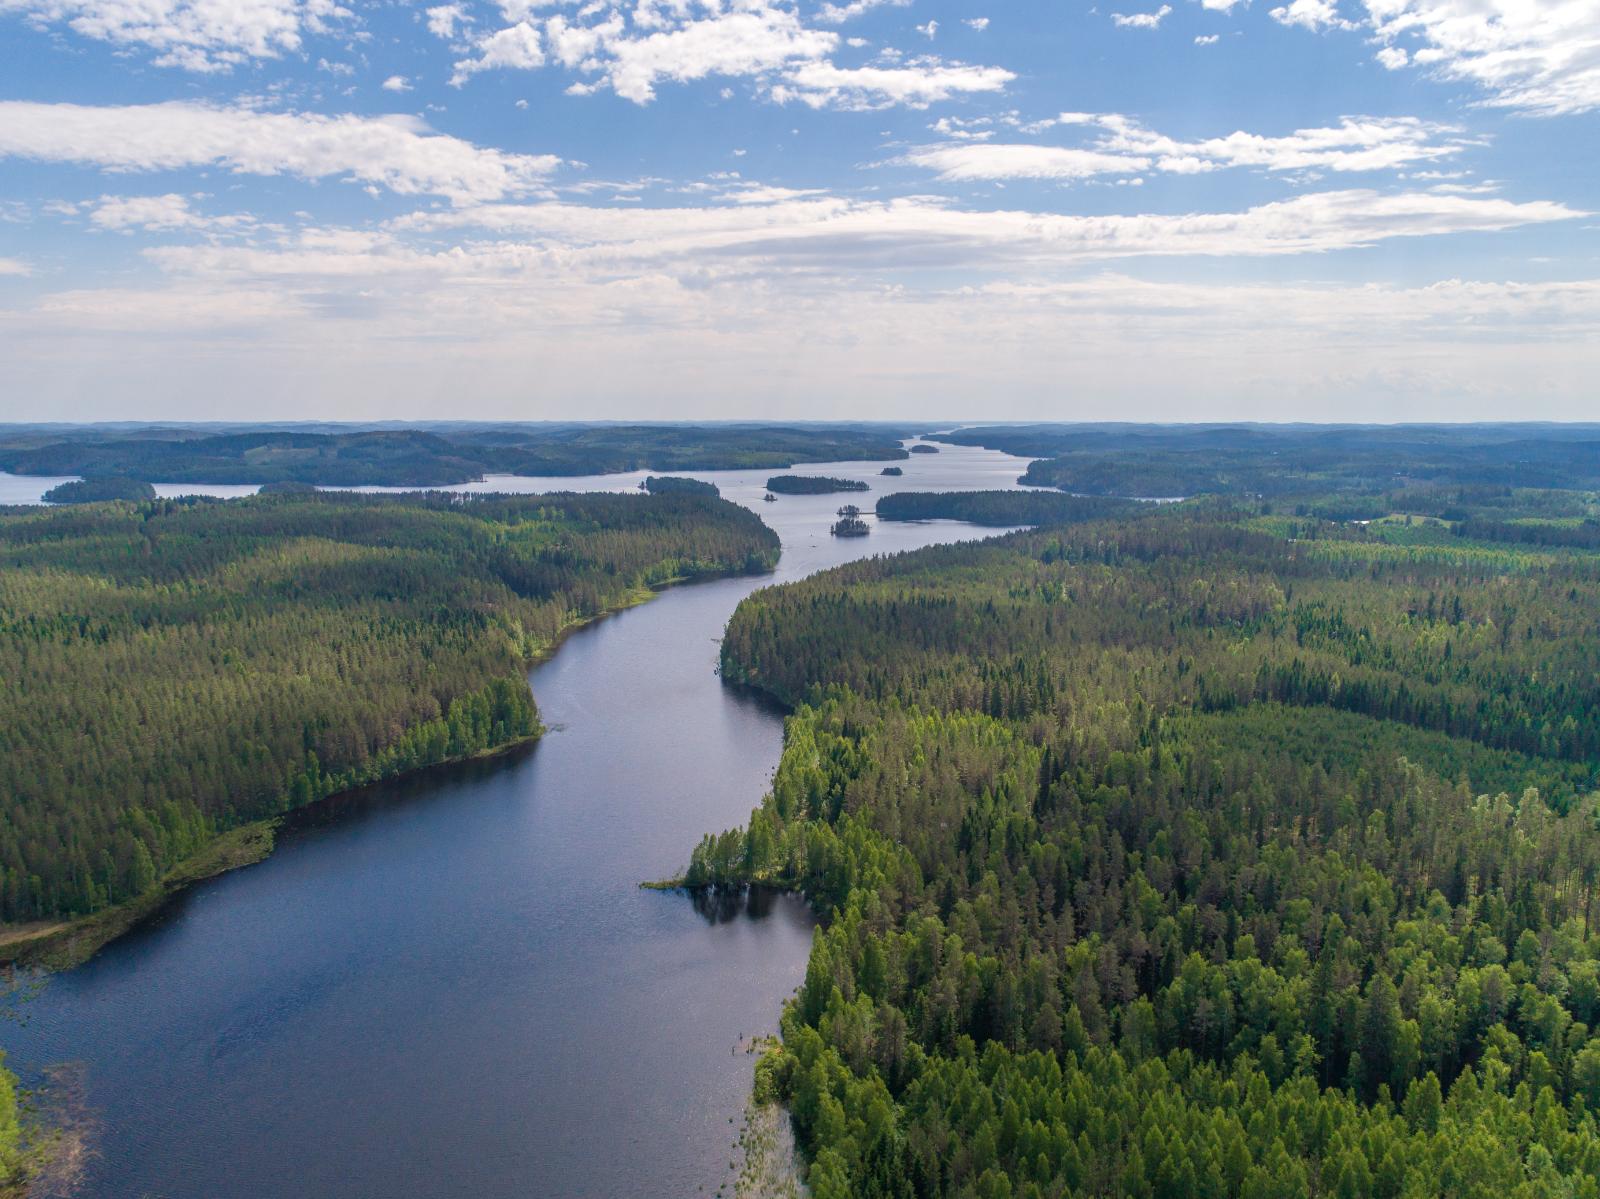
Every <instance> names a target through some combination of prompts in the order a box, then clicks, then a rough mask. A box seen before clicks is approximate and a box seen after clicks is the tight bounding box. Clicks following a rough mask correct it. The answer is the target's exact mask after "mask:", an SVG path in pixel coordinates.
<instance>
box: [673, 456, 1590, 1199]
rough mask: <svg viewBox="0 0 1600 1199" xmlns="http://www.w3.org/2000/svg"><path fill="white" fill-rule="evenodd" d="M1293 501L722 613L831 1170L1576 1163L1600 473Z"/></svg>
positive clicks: (782, 1086) (949, 1175)
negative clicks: (807, 941) (775, 753)
mask: <svg viewBox="0 0 1600 1199" xmlns="http://www.w3.org/2000/svg"><path fill="white" fill-rule="evenodd" d="M1302 491H1303V492H1304V494H1303V495H1302V497H1301V499H1300V500H1299V501H1297V502H1295V503H1292V504H1289V505H1287V506H1285V505H1280V504H1275V503H1273V502H1270V501H1265V500H1260V499H1254V500H1249V501H1239V500H1211V501H1201V502H1190V503H1185V504H1177V505H1160V506H1156V505H1147V506H1145V507H1143V508H1142V509H1141V510H1139V511H1138V512H1137V513H1136V514H1134V515H1131V516H1127V517H1118V516H1117V515H1115V514H1104V515H1099V516H1094V517H1091V518H1090V519H1088V520H1084V521H1079V522H1076V523H1070V524H1056V525H1051V526H1048V527H1043V528H1039V529H1037V530H1033V531H1027V532H1018V533H1011V534H1008V535H1005V536H1002V537H999V538H996V539H992V540H990V541H987V542H981V543H970V544H963V545H959V546H947V547H939V548H932V549H924V550H920V551H916V552H912V553H907V554H901V555H896V556H891V557H880V558H875V559H868V560H864V561H859V562H856V563H852V564H850V565H847V566H843V567H840V568H838V569H835V570H832V571H829V572H826V573H824V574H820V575H816V576H813V577H811V578H808V579H805V580H802V581H799V582H795V583H790V584H787V585H784V586H781V587H774V588H767V589H764V590H761V591H757V592H755V593H754V594H752V595H751V596H750V597H749V598H747V599H746V600H745V601H744V602H743V603H742V604H741V605H740V607H739V609H738V611H737V612H736V613H735V615H734V617H733V619H732V621H731V623H730V625H729V627H728V630H727V636H726V638H725V641H724V644H723V650H722V665H723V672H724V675H725V677H727V678H729V679H730V680H735V681H738V682H741V683H744V684H748V685H752V686H755V687H758V688H761V689H763V690H765V691H767V692H768V693H769V694H771V695H773V696H774V697H776V698H778V699H779V700H781V701H783V702H784V703H785V704H786V705H788V706H789V707H790V709H791V713H792V714H791V715H790V717H789V718H788V722H787V728H786V735H785V747H784V752H783V757H782V761H781V764H780V766H779V769H778V772H777V774H776V776H775V778H774V781H773V785H772V790H771V792H770V794H768V795H767V796H766V798H765V799H764V800H763V801H762V803H761V805H760V807H758V808H757V809H756V810H755V811H754V812H753V813H752V814H751V817H750V820H749V822H748V824H747V825H746V826H745V827H743V828H737V829H731V830H728V831H726V832H723V833H720V834H713V835H710V836H707V837H706V838H705V840H704V841H703V842H702V843H701V845H700V846H698V847H697V848H696V849H695V851H694V853H693V855H692V857H691V861H690V865H689V869H688V873H687V875H686V879H685V881H686V882H687V883H688V885H690V886H691V887H694V888H731V889H738V888H742V887H745V886H748V885H759V886H775V887H783V888H792V889H800V890H803V891H804V892H805V894H806V895H807V896H808V897H809V898H810V899H811V901H812V903H813V904H814V905H815V906H816V908H817V909H818V910H819V912H820V913H821V914H822V916H823V918H824V923H823V925H822V927H821V928H820V929H819V931H818V932H817V935H816V937H815V940H814V942H813V946H812V951H811V955H810V961H809V964H808V966H807V970H806V976H805V982H804V985H803V986H802V987H801V988H800V990H799V992H798V993H797V994H796V996H795V997H794V999H793V1000H792V1001H790V1002H789V1003H788V1004H787V1006H786V1008H785V1011H784V1013H783V1017H782V1038H781V1043H780V1044H779V1045H778V1047H777V1048H775V1049H774V1050H772V1051H771V1052H769V1053H767V1054H766V1055H765V1056H764V1057H763V1058H762V1059H761V1060H760V1064H759V1065H758V1067H757V1087H758V1091H759V1093H760V1095H761V1096H762V1097H764V1098H768V1099H775V1100H780V1101H782V1102H783V1103H784V1104H785V1105H786V1106H787V1108H788V1110H789V1112H790V1113H791V1115H792V1119H793V1124H794V1128H795V1131H796V1136H797V1139H798V1141H799V1144H800V1148H801V1150H802V1153H803V1156H804V1159H805V1162H806V1180H807V1183H808V1186H809V1190H810V1193H811V1194H812V1195H813V1196H814V1197H815V1199H843V1197H845V1196H866V1197H874V1199H876V1197H894V1199H910V1197H913V1196H915V1197H922V1196H961V1197H963V1199H966V1197H976V1199H1060V1197H1065V1196H1106V1197H1110V1196H1136V1197H1152V1199H1154V1197H1160V1199H1169V1197H1170V1199H1179V1197H1187V1196H1218V1197H1221V1196H1248V1197H1250V1199H1269V1197H1277V1196H1282V1197H1283V1199H1291V1197H1295V1199H1298V1197H1301V1196H1308V1195H1312V1196H1339V1197H1342V1199H1362V1197H1367V1196H1377V1197H1381V1199H1395V1197H1405V1199H1420V1197H1422V1196H1472V1197H1481V1199H1490V1197H1496V1199H1501V1197H1517V1199H1522V1197H1528V1199H1532V1197H1535V1196H1565V1197H1585V1199H1593V1197H1594V1196H1597V1195H1600V925H1597V920H1600V910H1597V903H1596V901H1597V898H1600V897H1597V895H1596V890H1597V887H1600V797H1597V794H1596V790H1595V788H1596V784H1597V778H1596V772H1597V764H1600V557H1597V556H1596V555H1594V554H1593V553H1590V552H1588V551H1589V546H1590V544H1591V543H1590V542H1589V541H1588V540H1587V538H1588V532H1587V529H1588V525H1587V524H1586V523H1585V520H1586V519H1587V518H1586V517H1585V516H1583V515H1581V514H1582V513H1583V512H1587V513H1588V515H1589V516H1593V515H1594V506H1595V503H1596V497H1595V496H1593V495H1586V494H1579V493H1550V492H1503V493H1502V492H1500V491H1498V490H1496V491H1494V492H1493V493H1491V494H1483V493H1479V492H1475V491H1473V490H1471V489H1470V488H1469V489H1459V490H1457V491H1455V492H1454V493H1452V494H1445V493H1443V492H1442V491H1437V490H1435V491H1426V490H1425V491H1423V492H1419V493H1418V494H1419V495H1421V496H1423V497H1424V498H1425V499H1426V500H1427V503H1426V504H1424V505H1423V506H1430V505H1431V507H1432V508H1434V509H1435V510H1436V511H1446V510H1448V511H1449V512H1450V514H1451V515H1449V516H1440V515H1430V514H1427V513H1424V512H1418V511H1406V510H1403V509H1402V510H1393V509H1391V510H1389V511H1387V512H1385V513H1384V514H1383V515H1382V516H1380V517H1375V518H1374V517H1366V516H1362V517H1353V518H1352V517H1348V516H1347V517H1344V518H1330V517H1327V516H1324V515H1317V514H1316V512H1317V511H1318V510H1324V511H1326V510H1333V509H1338V508H1340V507H1348V506H1351V499H1350V497H1348V496H1343V495H1338V494H1335V495H1332V496H1327V497H1324V498H1321V499H1318V498H1316V497H1315V496H1313V495H1311V494H1310V493H1309V491H1306V490H1305V481H1304V480H1302ZM1390 498H1392V497H1389V496H1386V495H1383V494H1379V493H1366V494H1364V495H1362V496H1361V497H1360V498H1359V503H1358V504H1356V505H1354V506H1356V507H1358V508H1360V509H1363V510H1368V511H1370V510H1374V509H1381V508H1382V507H1383V506H1384V504H1385V503H1386V502H1387V501H1388V500H1389V499H1390ZM918 502H919V503H920V502H921V501H918ZM1357 521H1361V522H1366V523H1357ZM1528 528H1534V529H1539V530H1541V534H1540V535H1539V536H1531V535H1518V534H1516V533H1514V532H1513V533H1511V534H1509V535H1506V536H1501V535H1500V534H1502V533H1504V532H1505V531H1506V530H1507V529H1510V530H1520V529H1528ZM1545 530H1569V532H1568V533H1567V534H1566V535H1564V536H1557V535H1555V534H1554V533H1546V532H1544V531H1545Z"/></svg>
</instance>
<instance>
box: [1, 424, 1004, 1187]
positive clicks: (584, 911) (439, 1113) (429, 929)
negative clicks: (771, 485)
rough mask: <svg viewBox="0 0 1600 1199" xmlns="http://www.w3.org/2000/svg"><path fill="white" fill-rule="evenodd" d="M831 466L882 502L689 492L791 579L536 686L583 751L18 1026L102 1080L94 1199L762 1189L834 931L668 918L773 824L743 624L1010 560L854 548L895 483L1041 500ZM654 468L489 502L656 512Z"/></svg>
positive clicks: (613, 647) (93, 979)
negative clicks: (752, 528) (875, 569)
mask: <svg viewBox="0 0 1600 1199" xmlns="http://www.w3.org/2000/svg"><path fill="white" fill-rule="evenodd" d="M883 465H884V464H883V463H872V464H867V463H834V464H825V465H808V466H804V467H800V468H797V471H796V473H802V474H836V475H845V476H850V477H856V478H862V479H867V480H869V481H870V482H871V483H872V486H873V490H872V492H871V493H869V494H867V495H865V496H812V497H798V496H784V497H780V498H779V499H778V500H777V501H776V502H774V503H763V502H762V500H761V495H762V492H763V490H764V488H763V486H762V482H763V480H764V479H765V478H766V476H767V475H768V474H769V473H773V472H768V471H740V472H723V471H718V472H704V471H695V472H685V473H692V474H694V475H695V476H696V477H698V478H705V479H711V480H713V481H715V482H716V483H717V484H718V485H719V486H720V487H721V488H722V490H723V494H724V495H726V496H727V497H728V498H730V499H733V500H737V501H739V502H741V503H746V504H748V505H749V506H751V507H752V508H754V509H756V510H757V511H759V512H760V514H761V515H762V517H763V518H765V519H766V520H767V521H768V522H769V523H770V524H771V525H772V526H773V527H774V528H776V529H777V530H778V532H779V533H780V535H781V536H782V539H783V557H782V561H781V563H780V565H779V568H778V570H777V573H776V574H775V575H773V576H765V577H762V578H740V579H728V580H722V581H717V582H710V583H703V584H696V585H693V586H687V587H681V588H677V589H674V590H671V591H668V592H666V593H664V594H662V595H661V596H659V597H657V598H656V599H654V600H652V601H651V602H649V603H647V604H645V605H643V606H641V607H638V608H634V609H631V610H629V611H627V612H623V613H620V614H618V615H616V616H613V617H610V618H608V619H606V620H603V621H600V622H598V623H597V624H595V625H592V626H590V627H588V628H586V629H584V630H582V631H580V632H578V633H577V634H575V635H574V636H573V637H571V638H570V639H569V640H568V641H567V642H566V643H565V644H564V645H563V646H562V647H561V649H560V650H559V651H558V652H557V653H556V654H555V655H554V657H552V658H551V659H550V660H549V661H548V662H546V663H545V664H544V665H542V666H540V667H539V668H537V669H536V670H534V671H533V672H532V674H531V681H532V685H533V690H534V694H535V696H536V697H537V699H538V701H539V706H540V709H541V711H542V714H543V716H544V718H545V720H546V721H547V722H548V723H549V724H551V725H553V726H554V730H555V731H553V732H551V733H550V734H549V736H547V737H546V738H544V740H543V741H542V742H541V743H540V744H538V745H537V746H535V747H534V748H532V749H531V750H528V751H526V752H523V753H521V754H518V755H515V756H511V757H506V758H502V759H498V760H494V761H489V762H480V763H473V764H469V765H466V766H461V767H449V768H442V769H440V770H437V771H433V772H430V773H428V774H425V775H422V776H419V777H414V778H410V779H406V780H402V781H398V782H395V783H391V784H386V785H382V786H379V787H374V788H370V789H368V790H366V791H364V792H361V793H358V794H355V795H351V796H347V797H343V798H340V799H337V800H334V801H330V802H329V803H326V804H323V805H320V806H318V807H317V808H314V809H311V810H308V811H306V812H302V813H300V814H298V816H297V817H296V818H295V819H294V820H293V821H292V822H291V824H290V825H289V826H287V827H286V828H285V830H284V832H283V834H282V836H281V837H280V841H279V848H278V851H277V852H276V853H275V854H274V855H273V856H272V857H271V858H269V859H268V860H267V861H265V862H263V863H261V864H260V865H257V866H254V867H251V868H249V869H247V870H243V871H239V872H237V873H234V874H231V875H227V876H224V877H222V878H220V879H216V880H213V881H211V882H210V883H207V884H204V885H202V886H200V887H198V888H196V889H194V890H193V891H191V892H189V893H188V894H187V895H186V896H184V897H183V898H182V899H180V900H179V901H178V902H177V903H175V904H174V905H173V906H172V907H171V908H169V909H168V910H167V911H166V912H165V913H164V914H163V915H162V916H161V917H160V918H159V919H158V920H156V921H154V922H152V923H151V924H149V925H147V926H145V927H144V928H142V929H140V930H138V931H136V932H135V933H133V934H132V935H130V936H128V937H126V938H124V939H123V940H121V941H119V942H117V943H115V944H113V945H112V946H110V947H108V948H107V949H106V950H104V951H103V952H102V953H101V954H100V955H99V956H98V957H96V958H95V959H93V960H92V961H91V962H89V963H88V964H87V965H85V966H82V967H80V968H79V969H77V970H74V971H71V972H69V973H67V974H65V975H61V976H59V977H56V978H54V979H53V980H51V981H50V982H49V984H48V985H47V986H46V987H45V989H44V990H43V991H42V993H41V994H39V995H38V997H37V998H35V999H33V1000H32V1001H30V1002H27V1003H25V1004H23V1005H22V1007H21V1013H22V1016H23V1017H24V1023H22V1024H21V1025H20V1026H3V1027H0V1044H3V1045H4V1046H5V1048H6V1049H7V1051H8V1054H9V1062H8V1064H9V1065H10V1066H11V1067H12V1068H13V1069H14V1070H17V1071H18V1072H19V1073H20V1074H22V1076H23V1078H24V1081H25V1082H26V1081H29V1080H31V1079H35V1078H37V1077H38V1073H37V1072H38V1071H39V1069H40V1068H41V1067H44V1066H47V1065H51V1064H56V1063H72V1065H73V1071H74V1074H75V1076H76V1077H77V1078H78V1079H79V1080H81V1086H82V1089H83V1097H84V1101H85V1103H86V1105H87V1107H88V1108H89V1109H90V1110H91V1111H92V1112H93V1113H95V1115H96V1118H97V1122H98V1131H97V1134H96V1136H95V1146H94V1147H95V1156H94V1158H93V1160H92V1161H91V1163H90V1166H89V1172H88V1177H87V1179H86V1181H85V1183H84V1185H83V1186H82V1187H81V1188H80V1189H79V1191H78V1192H77V1193H79V1194H83V1195H92V1196H116V1197H119V1199H121V1197H124V1196H125V1197H128V1199H142V1197H145V1196H152V1197H169V1199H232V1197H238V1199H246V1197H249V1199H279V1197H282V1199H311V1197H322V1196H327V1197H330V1199H331V1197H336V1196H337V1197H344V1199H354V1197H365V1196H370V1197H373V1199H379V1197H382V1199H413V1197H414V1199H422V1197H432V1196H472V1197H474V1199H499V1197H505V1199H513V1197H515V1199H529V1197H534V1199H544V1197H550V1199H564V1197H567V1196H597V1197H606V1199H611V1197H616V1199H639V1197H643V1196H662V1197H674V1196H694V1195H697V1194H701V1193H704V1194H708V1195H709V1194H711V1193H713V1192H714V1191H716V1189H717V1188H718V1186H720V1185H721V1184H723V1183H724V1182H725V1181H727V1180H728V1179H729V1178H730V1177H731V1171H730V1169H729V1163H730V1162H731V1161H733V1160H734V1157H735V1155H734V1153H733V1151H732V1149H733V1143H734V1140H735V1137H736V1135H737V1132H738V1126H739V1120H740V1117H741V1114H742V1112H743V1108H744V1104H745V1101H746V1098H747V1096H748V1094H749V1085H750V1071H751V1064H752V1063H751V1059H750V1057H749V1056H748V1054H747V1053H746V1052H745V1046H746V1044H747V1042H748V1038H749V1037H751V1036H752V1035H755V1034H762V1033H768V1032H771V1031H774V1029H775V1028H776V1022H777V1015H778V1011H779V1007H780V1005H781V1003H782V1000H783V999H784V998H785V997H786V996H787V995H788V994H789V993H790V992H791V991H792V990H793V989H794V988H795V987H796V986H797V985H798V984H799V982H800V981H801V979H802V977H803V975H804V971H805V960H806V954H807V951H808V949H809V946H810V941H811V928H812V919H811V916H810V913H809V912H808V910H807V909H806V908H805V906H804V905H803V904H801V903H800V902H798V901H796V900H794V899H792V898H767V899H765V900H764V901H760V902H758V903H756V904H755V905H753V906H748V905H747V906H744V907H741V908H739V909H738V910H733V911H721V910H712V909H708V908H707V907H706V906H705V905H703V904H702V905H697V904H696V903H694V902H693V901H691V900H690V899H689V898H688V897H686V896H684V895H681V894H672V893H661V892H655V891H643V890H640V889H639V888H638V886H637V884H638V883H639V881H640V880H642V879H653V878H660V877H664V876H668V875H671V874H674V873H676V872H677V871H678V870H679V869H681V868H682V866H683V865H684V864H685V863H686V862H687V860H688V856H689V851H690V850H691V849H692V848H693V846H694V845H695V843H696V842H697V841H698V840H699V838H700V836H701V834H703V833H705V832H709V831H717V830H721V829H724V828H727V827H730V826H732V825H734V824H737V823H742V822H743V821H744V820H745V819H746V818H747V817H748V815H749V812H750V809H751V808H752V807H753V806H755V804H756V803H757V802H758V801H759V799H760V797H761V795H762V793H763V791H764V790H765V789H766V787H767V784H768V782H769V781H770V779H771V775H772V771H773V768H774V767H775V766H776V764H777V761H778V755H779V750H780V747H781V742H782V733H783V726H782V716H781V713H780V712H778V711H776V710H775V709H774V708H773V707H771V706H770V705H768V704H766V703H764V702H762V701H761V700H759V699H758V698H755V697H753V696H750V695H747V694H744V693H742V692H740V691H738V690H736V689H734V688H730V687H724V686H723V685H722V684H721V682H720V680H719V679H718V677H717V675H716V673H715V667H716V662H717V640H718V638H719V637H720V635H721V633H722V630H723V627H724V625H725V624H726V622H727V619H728V617H729V616H730V615H731V614H732V612H733V609H734V607H735V606H736V605H737V604H738V602H739V600H740V599H741V598H743V597H744V596H745V595H747V594H748V593H749V592H750V591H752V590H754V589H755V588H757V587H762V586H765V585H767V584H769V583H772V582H782V581H786V580H791V579H795V578H800V577H802V576H804V575H807V574H810V573H811V572H813V571H816V570H821V569H825V568H827V567H830V566H834V565H837V564H839V563H841V562H844V561H847V560H849V559H851V558H855V557H860V556H862V555H865V554H873V553H886V552H893V551H897V550H905V549H913V548H916V547H919V546H924V545H929V544H933V543H936V542H947V541H956V540H963V539H969V538H973V537H982V536H989V535H992V533H993V530H983V529H976V528H972V527H970V526H966V525H961V524H955V523H951V522H929V523H922V524H885V525H875V526H874V528H873V532H872V534H871V536H869V537H866V538H856V539H839V538H833V537H830V536H829V535H828V526H829V525H830V524H831V522H832V521H833V519H834V510H835V509H836V508H837V507H838V506H839V505H840V504H841V503H843V502H846V501H847V500H857V501H859V502H860V503H861V506H862V507H863V508H865V509H868V510H869V511H870V509H871V505H872V503H873V501H874V499H875V497H876V496H877V495H879V494H882V493H883V492H885V491H889V490H963V489H969V488H1012V487H1014V486H1015V485H1016V483H1015V481H1016V478H1017V476H1018V475H1020V474H1021V473H1022V470H1023V468H1024V466H1025V462H1024V460H1022V459H1017V458H1011V457H1008V456H1006V455H1003V454H997V453H993V452H989V451H984V450H976V449H967V448H962V447H950V446H947V447H945V448H944V451H943V452H942V453H941V454H938V455H914V456H913V457H912V458H911V459H909V460H908V461H904V462H901V463H899V465H901V466H903V467H904V469H905V475H904V476H903V477H902V478H883V477H881V476H880V475H879V473H878V472H879V470H880V469H881V467H882V466H883ZM641 477H642V474H640V475H608V476H599V477H593V478H585V479H500V480H491V481H488V482H486V483H484V484H474V485H469V486H468V487H465V488H462V490H519V491H546V490H575V489H605V490H624V489H627V488H629V487H632V486H636V485H637V482H638V480H639V478H641Z"/></svg>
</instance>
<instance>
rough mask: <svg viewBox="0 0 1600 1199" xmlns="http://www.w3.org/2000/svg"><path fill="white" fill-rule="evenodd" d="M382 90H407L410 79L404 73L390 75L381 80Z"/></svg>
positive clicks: (408, 89) (409, 88)
mask: <svg viewBox="0 0 1600 1199" xmlns="http://www.w3.org/2000/svg"><path fill="white" fill-rule="evenodd" d="M383 90H384V91H386V92H409V91H410V90H411V80H409V79H407V78H406V77H405V76H404V75H390V76H389V78H387V79H385V80H384V81H383Z"/></svg>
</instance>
